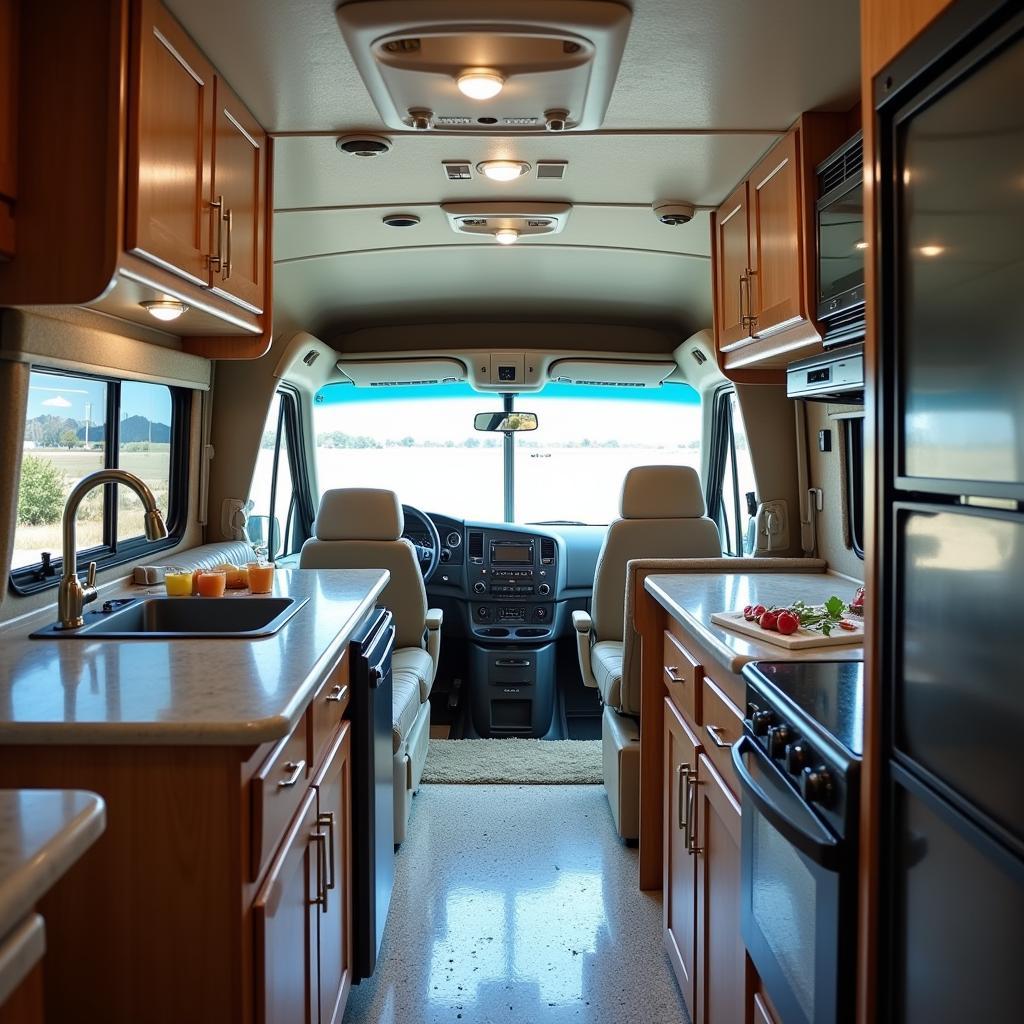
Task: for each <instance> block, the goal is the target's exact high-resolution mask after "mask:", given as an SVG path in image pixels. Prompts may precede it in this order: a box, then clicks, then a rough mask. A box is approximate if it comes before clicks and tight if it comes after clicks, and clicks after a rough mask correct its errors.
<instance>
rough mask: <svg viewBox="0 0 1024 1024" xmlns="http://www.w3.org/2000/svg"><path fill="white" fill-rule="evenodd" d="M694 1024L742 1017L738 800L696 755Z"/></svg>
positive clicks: (731, 1023) (724, 1023)
mask: <svg viewBox="0 0 1024 1024" xmlns="http://www.w3.org/2000/svg"><path fill="white" fill-rule="evenodd" d="M698 764H699V768H698V781H697V796H696V799H695V801H694V802H693V803H694V806H695V808H696V812H695V813H696V821H695V822H694V821H691V823H690V827H691V828H693V829H694V830H695V833H696V837H697V840H696V842H697V847H698V849H697V965H698V966H697V977H696V987H697V1014H696V1020H697V1024H735V1022H736V1021H741V1020H743V1019H744V1014H743V1009H744V1001H745V999H744V994H745V991H746V989H745V970H746V950H745V948H744V946H743V938H742V936H741V934H740V805H739V804H738V803H737V802H736V798H735V797H734V796H733V795H732V793H730V792H729V788H728V787H727V786H726V784H725V783H724V782H723V781H722V777H721V776H720V775H719V774H718V772H716V771H715V769H714V767H713V766H712V764H711V762H710V761H709V760H708V759H707V758H706V757H705V756H704V755H703V754H701V755H699V756H698Z"/></svg>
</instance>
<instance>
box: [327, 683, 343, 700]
mask: <svg viewBox="0 0 1024 1024" xmlns="http://www.w3.org/2000/svg"><path fill="white" fill-rule="evenodd" d="M347 696H348V685H347V684H346V685H344V686H343V685H342V684H340V683H339V684H338V685H337V686H335V687H334V689H332V690H331V692H330V693H329V694H327V696H326V697H324V700H325V701H327V703H328V704H340V703H341V702H342V701H343V700H344V699H345V698H346V697H347Z"/></svg>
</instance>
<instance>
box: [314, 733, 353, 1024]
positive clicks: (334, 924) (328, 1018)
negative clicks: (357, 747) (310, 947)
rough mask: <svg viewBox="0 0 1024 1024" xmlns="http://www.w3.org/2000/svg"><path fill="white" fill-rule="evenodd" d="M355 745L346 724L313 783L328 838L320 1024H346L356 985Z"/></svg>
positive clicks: (322, 910)
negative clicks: (347, 1004)
mask: <svg viewBox="0 0 1024 1024" xmlns="http://www.w3.org/2000/svg"><path fill="white" fill-rule="evenodd" d="M351 767H352V741H351V728H350V726H349V724H348V722H346V723H345V724H344V725H343V726H342V729H341V732H340V733H339V734H338V738H337V740H336V741H335V743H334V746H333V747H332V749H331V752H330V754H329V755H328V758H327V761H326V763H325V764H324V767H323V769H322V770H321V771H320V773H319V774H318V775H317V778H316V780H315V781H314V783H313V785H314V787H315V788H316V791H317V822H318V823H319V826H320V829H321V831H324V832H326V833H327V836H328V866H327V881H326V898H325V901H324V904H323V905H322V906H321V907H320V913H319V914H318V915H317V922H318V925H317V926H318V930H319V935H320V947H319V948H320V957H319V961H320V973H319V978H320V1024H341V1018H342V1017H343V1016H344V1013H345V1000H346V997H347V996H348V990H349V987H350V986H351V984H352V804H351V800H352V779H351V774H350V773H351Z"/></svg>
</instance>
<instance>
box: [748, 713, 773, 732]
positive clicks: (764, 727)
mask: <svg viewBox="0 0 1024 1024" xmlns="http://www.w3.org/2000/svg"><path fill="white" fill-rule="evenodd" d="M774 717H775V716H774V715H773V714H772V713H771V712H770V711H767V710H765V711H755V712H754V713H753V714H752V715H751V716H750V728H751V730H752V731H753V733H754V735H755V736H764V734H765V733H766V732H768V726H769V725H771V724H772V719H773V718H774Z"/></svg>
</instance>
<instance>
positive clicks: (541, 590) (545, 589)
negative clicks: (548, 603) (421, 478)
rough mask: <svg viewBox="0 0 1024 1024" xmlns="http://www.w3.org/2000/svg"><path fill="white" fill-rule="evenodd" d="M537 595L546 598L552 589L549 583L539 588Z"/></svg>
mask: <svg viewBox="0 0 1024 1024" xmlns="http://www.w3.org/2000/svg"><path fill="white" fill-rule="evenodd" d="M537 593H538V594H540V596H541V597H544V596H545V595H547V594H550V593H551V587H550V586H549V585H548V584H547V583H542V584H541V585H540V586H539V587H538V588H537Z"/></svg>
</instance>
